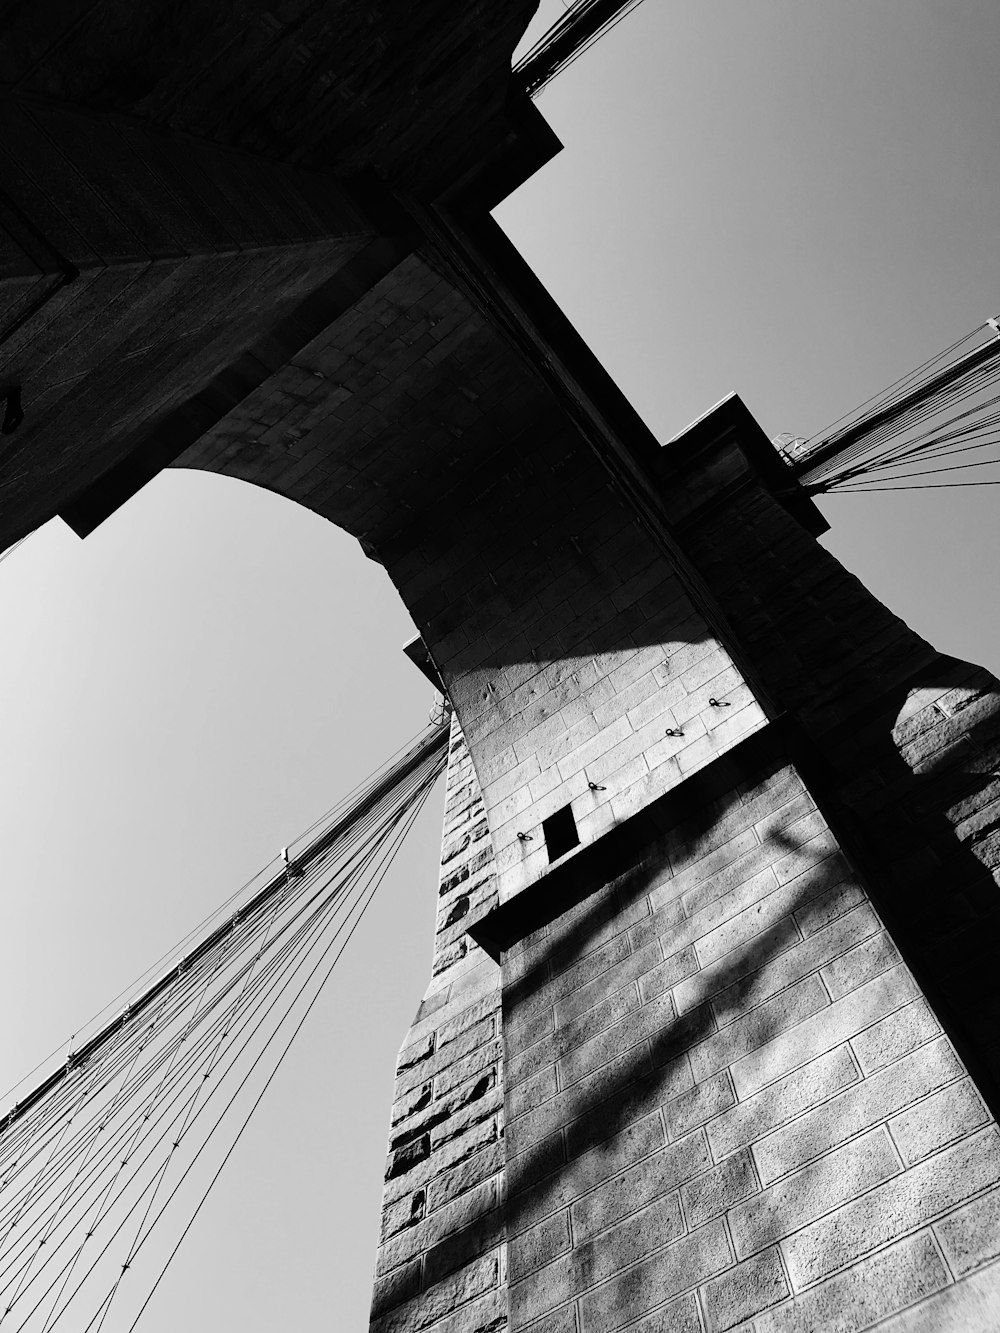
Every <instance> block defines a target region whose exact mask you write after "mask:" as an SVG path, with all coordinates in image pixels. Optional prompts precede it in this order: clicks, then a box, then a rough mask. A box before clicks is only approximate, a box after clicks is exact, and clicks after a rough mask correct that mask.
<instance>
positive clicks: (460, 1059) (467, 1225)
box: [371, 720, 507, 1333]
mask: <svg viewBox="0 0 1000 1333" xmlns="http://www.w3.org/2000/svg"><path fill="white" fill-rule="evenodd" d="M496 900H497V889H496V874H495V870H494V867H493V858H492V847H491V843H490V836H489V831H488V829H487V826H486V817H485V814H484V811H483V805H482V800H481V797H480V795H479V788H478V784H477V782H476V777H475V773H474V771H473V768H472V761H471V759H470V758H469V753H468V748H467V746H466V744H465V740H464V738H463V736H462V732H461V729H460V727H459V726H458V723H457V721H455V720H453V722H452V735H451V748H450V752H449V756H448V777H447V795H446V799H445V817H444V835H443V839H442V852H441V879H440V895H439V899H438V914H437V932H436V938H435V949H434V963H433V976H432V979H431V984H430V987H429V988H428V991H427V994H426V996H425V997H424V999H423V1001H422V1003H421V1005H420V1008H419V1009H418V1011H417V1015H416V1018H415V1020H414V1023H413V1026H412V1027H411V1029H410V1031H409V1032H408V1034H407V1036H406V1041H405V1043H404V1045H403V1049H402V1050H401V1051H400V1054H399V1060H398V1063H397V1067H396V1087H395V1101H394V1103H393V1109H392V1126H391V1129H390V1138H389V1157H388V1162H387V1166H386V1184H385V1193H384V1197H383V1213H382V1235H381V1242H380V1245H379V1250H378V1256H377V1260H376V1270H375V1290H374V1295H373V1301H372V1325H371V1327H372V1333H390V1331H391V1333H403V1330H416V1329H423V1328H431V1327H432V1328H433V1329H434V1333H459V1331H460V1333H494V1331H495V1330H500V1329H503V1328H506V1321H507V1314H506V1312H507V1296H506V1251H505V1225H504V1211H503V1203H504V1192H503V1187H504V1180H503V1162H504V1152H503V1123H504V1116H503V1060H502V1046H501V997H500V973H499V968H498V967H497V965H496V964H495V963H494V962H493V961H492V959H490V958H488V957H487V955H486V954H484V953H483V952H482V950H481V949H479V948H478V947H477V946H476V945H475V944H473V943H472V941H471V940H470V939H469V938H468V936H467V935H466V933H465V928H464V922H465V918H466V916H467V915H468V913H469V912H470V910H472V911H476V910H488V908H489V907H490V906H491V905H493V904H494V903H495V902H496Z"/></svg>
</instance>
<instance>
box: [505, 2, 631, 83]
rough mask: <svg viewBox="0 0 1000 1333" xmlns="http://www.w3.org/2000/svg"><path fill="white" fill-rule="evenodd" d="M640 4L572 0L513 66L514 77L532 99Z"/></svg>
mask: <svg viewBox="0 0 1000 1333" xmlns="http://www.w3.org/2000/svg"><path fill="white" fill-rule="evenodd" d="M641 3H642V0H573V3H570V5H569V7H568V8H567V10H566V12H565V13H564V14H561V15H560V17H559V18H558V19H557V20H556V22H555V23H553V24H552V26H551V27H550V28H549V29H547V31H546V32H544V33H543V34H542V36H541V37H540V38H539V39H538V41H537V42H535V44H534V46H532V47H531V49H530V50H529V51H526V52H525V54H524V55H523V56H522V57H521V59H520V60H518V62H517V63H516V64H515V66H514V71H513V72H514V77H515V78H516V79H518V80H519V81H520V83H521V86H522V87H523V88H524V90H525V92H527V93H529V94H530V95H532V96H534V94H535V93H538V92H540V91H541V90H542V89H543V88H544V87H545V85H546V84H547V83H548V82H549V81H550V80H552V79H554V78H555V76H556V75H557V74H559V73H561V72H562V71H563V70H564V69H566V68H568V66H570V65H572V63H573V61H574V60H576V59H577V57H578V56H581V55H583V53H584V51H589V50H590V48H591V47H592V46H593V45H594V43H595V42H596V41H598V40H599V38H601V37H603V36H604V34H605V33H608V32H610V31H611V29H612V28H614V27H615V26H616V25H617V24H619V23H620V22H621V21H622V19H623V18H625V16H626V15H627V14H628V13H629V12H630V11H631V10H633V9H636V8H637V7H638V6H639V5H640V4H641Z"/></svg>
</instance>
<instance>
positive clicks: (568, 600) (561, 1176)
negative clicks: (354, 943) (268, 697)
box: [0, 0, 1000, 1333]
mask: <svg viewBox="0 0 1000 1333" xmlns="http://www.w3.org/2000/svg"><path fill="white" fill-rule="evenodd" d="M532 8H533V5H532V3H531V0H523V3H521V2H518V3H515V2H514V0H477V2H476V3H463V4H459V3H457V0H426V2H425V3H424V4H422V5H421V6H417V7H415V6H412V5H410V4H404V3H402V0H381V3H376V0H337V2H336V3H333V4H330V3H320V2H319V0H289V2H288V3H284V4H281V5H272V6H270V7H265V6H264V5H263V4H262V3H259V0H225V3H221V4H216V5H213V6H209V5H203V4H195V5H181V4H178V3H176V0H151V2H150V3H148V4H144V5H142V6H134V5H132V6H129V5H121V4H119V3H117V2H116V0H98V2H97V3H91V0H86V3H84V2H83V0H34V3H33V4H31V5H24V4H21V3H19V0H8V2H7V3H5V4H3V5H2V6H0V14H2V17H3V21H4V27H3V32H2V37H3V42H4V45H3V47H2V48H0V76H2V77H3V79H4V82H5V87H6V94H5V98H4V101H3V115H4V120H5V127H6V133H5V135H4V138H3V149H2V165H3V168H4V177H3V191H4V192H3V195H2V197H0V210H2V213H0V227H2V232H0V237H2V239H3V241H4V268H3V273H2V280H0V292H2V295H3V299H4V303H5V304H4V326H3V336H4V343H3V348H2V351H3V358H4V359H3V362H2V365H0V392H2V393H3V394H4V395H6V401H7V406H8V421H7V425H8V427H9V428H11V429H10V430H9V433H8V434H5V435H4V436H3V445H2V446H0V486H2V488H3V490H2V492H0V494H2V495H3V497H4V509H3V515H2V520H0V521H2V525H3V531H2V533H0V541H2V544H3V545H7V544H8V543H9V542H11V541H14V540H16V539H17V538H19V537H20V536H22V535H24V533H26V532H28V531H30V530H31V529H32V528H33V527H35V526H36V525H37V524H39V523H41V522H43V521H45V520H46V519H48V518H50V517H51V516H52V515H54V514H61V515H63V516H64V517H65V518H66V519H67V521H69V522H70V523H71V524H72V525H73V526H74V527H75V528H76V530H77V531H78V532H80V533H81V534H85V533H86V532H88V531H90V530H91V529H92V528H93V527H94V526H95V525H96V524H97V523H99V522H100V521H101V520H102V519H103V518H104V517H105V516H107V515H108V514H109V513H111V512H112V511H113V510H114V509H115V508H116V507H117V506H119V505H120V504H122V503H124V502H126V501H127V499H128V497H129V496H130V495H131V494H132V493H134V491H135V490H136V489H138V487H140V486H141V485H143V484H144V483H145V482H146V481H148V480H149V479H150V478H152V477H153V476H155V475H156V473H157V472H158V471H159V470H160V469H162V468H163V467H165V466H181V467H196V468H207V469H211V470H213V471H217V472H221V473H225V474H228V475H232V476H235V477H240V478H242V479H244V480H248V481H252V482H254V483H256V484H259V485H262V486H267V487H269V488H270V489H272V490H275V491H277V492H279V493H280V494H283V495H286V496H288V497H289V498H292V499H294V500H296V501H298V502H299V503H301V504H303V505H305V506H307V507H308V508H311V509H312V510H314V511H315V512H317V513H320V514H322V515H324V516H325V517H326V518H328V519H330V521H332V522H335V523H337V524H339V525H340V526H342V527H344V528H345V529H346V530H347V531H349V532H351V533H352V534H354V535H355V536H356V537H357V538H358V539H359V541H361V542H362V544H363V545H364V548H365V550H366V551H367V552H368V554H369V555H370V556H371V557H372V558H373V559H376V560H378V561H380V562H381V563H382V564H383V565H384V566H385V568H386V571H387V573H388V576H389V577H390V578H391V579H392V580H393V582H394V583H395V585H396V587H397V588H398V589H399V590H400V592H401V594H402V596H403V598H404V600H405V602H406V604H407V606H408V608H409V610H410V612H411V614H412V616H413V618H414V621H415V622H416V624H417V626H418V628H419V631H420V636H421V642H420V645H418V648H417V650H416V651H415V655H417V656H418V657H420V658H421V660H422V661H424V663H425V666H426V669H427V670H428V671H429V672H431V673H432V674H433V675H434V676H435V677H436V678H437V679H439V680H440V681H441V682H442V684H443V687H444V689H445V691H446V693H447V695H448V697H449V699H450V701H451V703H452V706H453V709H454V720H453V734H452V743H451V759H450V766H449V774H448V796H447V808H446V816H445V831H444V842H443V849H442V868H441V880H440V885H439V904H440V906H439V912H438V932H437V947H436V953H435V963H434V974H433V977H432V980H431V983H430V986H429V988H428V991H427V994H426V996H425V998H424V1000H423V1002H422V1004H421V1006H420V1009H419V1011H418V1013H417V1015H416V1018H415V1021H414V1025H413V1027H412V1029H411V1031H410V1033H409V1035H408V1037H407V1039H406V1042H405V1044H404V1048H403V1050H402V1053H401V1055H400V1060H399V1067H398V1077H397V1087H396V1100H395V1104H394V1108H393V1113H392V1121H393V1124H392V1130H391V1143H390V1149H389V1159H388V1167H387V1172H386V1186H385V1206H384V1216H383V1240H382V1245H381V1247H380V1250H379V1255H378V1267H377V1274H376V1284H375V1293H374V1301H373V1313H372V1325H371V1327H372V1331H373V1333H411V1331H414V1333H415V1331H416V1330H426V1331H427V1333H487V1330H491V1331H494V1333H495V1331H496V1330H500V1329H509V1330H511V1333H515V1331H516V1333H609V1331H610V1330H616V1329H622V1330H630V1333H654V1330H667V1329H669V1330H671V1331H672V1333H673V1331H674V1330H678V1331H679V1330H702V1331H703V1333H715V1331H716V1330H723V1329H730V1328H742V1329H744V1330H747V1333H749V1330H751V1329H752V1330H753V1333H772V1330H773V1331H774V1333H778V1331H779V1330H782V1331H784V1330H803V1331H804V1330H812V1329H831V1330H832V1329H837V1330H841V1331H848V1330H849V1331H851V1333H860V1330H864V1329H870V1328H875V1327H878V1328H880V1329H886V1330H889V1329H891V1330H892V1331H893V1333H901V1331H902V1330H903V1329H907V1330H911V1329H912V1330H917V1329H921V1330H932V1329H933V1330H939V1329H948V1330H956V1331H957V1330H966V1329H971V1328H993V1327H996V1326H997V1325H998V1324H1000V1267H998V1266H997V1259H998V1256H1000V1142H998V1136H997V1127H996V1123H995V1120H994V1114H995V1112H996V1108H997V1106H998V1104H1000V1094H998V1086H997V1080H998V1067H997V1054H996V1033H995V1026H996V1019H997V1016H998V1011H997V987H996V981H995V969H994V965H993V964H994V955H995V950H996V945H997V942H998V939H1000V905H998V900H997V891H996V879H995V874H994V872H995V870H996V867H997V863H998V860H1000V838H998V834H997V832H996V825H997V823H998V816H997V808H998V795H1000V780H998V778H997V776H996V773H997V767H998V757H1000V734H998V709H1000V693H998V685H997V682H996V681H995V680H994V679H993V678H992V677H990V676H988V675H987V674H986V673H985V672H983V671H981V670H978V669H976V668H974V667H971V666H968V665H966V664H965V663H962V662H958V661H956V660H954V659H953V658H948V657H944V656H942V655H941V654H940V653H938V652H937V651H935V650H934V649H933V648H931V647H930V646H929V645H928V644H926V643H924V642H923V641H922V640H920V639H919V638H918V637H917V636H915V635H914V634H913V633H912V632H911V631H909V630H908V629H907V627H906V626H905V625H903V624H902V623H901V622H900V621H899V620H898V619H897V618H896V617H894V616H893V615H892V614H891V613H890V612H889V611H887V610H886V609H885V608H884V607H882V606H881V605H879V604H878V603H877V602H876V601H874V599H873V598H872V597H871V596H870V595H869V594H868V593H867V592H866V591H865V589H864V588H863V587H861V586H860V585H859V584H858V582H857V581H856V580H855V579H853V578H852V577H850V576H849V575H848V574H846V573H845V571H844V570H843V569H842V568H841V567H840V566H839V565H838V564H837V562H836V561H835V560H833V559H832V558H831V557H830V556H829V554H828V553H827V552H826V551H825V550H824V549H823V548H822V547H821V546H820V545H819V544H818V542H817V540H816V539H817V536H818V534H819V533H820V532H821V531H822V528H823V521H822V519H821V517H820V516H819V514H818V513H817V511H816V510H815V508H814V507H813V505H812V504H811V502H810V501H809V499H808V498H807V497H806V495H805V494H804V493H803V492H802V491H801V490H800V489H798V488H797V487H796V485H795V484H794V481H793V480H792V478H791V475H790V474H789V473H788V471H787V469H786V468H785V465H784V464H783V462H782V461H781V460H780V459H779V457H778V456H777V454H776V453H775V452H774V450H773V449H772V448H771V446H770V445H769V443H768V441H767V440H766V438H765V437H764V436H763V435H762V433H761V431H760V429H759V427H758V426H757V425H756V423H755V422H754V421H753V419H752V418H751V417H750V415H749V414H748V413H747V411H746V409H745V408H744V407H743V405H742V403H741V401H740V400H739V399H738V398H737V397H735V396H734V397H731V398H728V399H726V400H725V401H724V402H723V403H721V404H719V405H718V406H716V407H715V408H713V409H712V410H711V411H710V412H708V413H707V414H706V416H705V417H703V418H702V419H701V420H700V421H698V422H696V423H695V424H694V425H693V426H691V427H690V428H689V429H688V430H687V431H685V432H684V433H683V434H682V435H681V436H679V437H678V438H676V439H674V440H672V441H670V442H669V443H667V444H663V445H661V444H660V443H659V442H657V441H656V440H655V439H653V438H652V437H651V436H650V435H649V432H648V431H647V429H646V427H645V426H644V425H643V423H642V422H641V421H640V419H639V418H638V417H637V415H636V414H635V412H634V411H633V410H632V408H631V407H630V405H629V404H628V403H627V402H626V401H625V400H624V399H623V397H622V396H621V394H620V393H619V391H618V390H617V388H616V387H615V385H614V384H613V383H612V382H611V381H610V379H609V378H608V376H607V375H606V373H605V372H604V371H603V369H602V368H601V366H600V365H599V364H598V363H597V362H596V361H595V359H594V358H593V356H592V355H591V353H590V352H589V351H588V349H587V348H586V347H585V346H584V345H583V344H582V342H581V341H580V339H579V338H578V336H577V335H576V334H575V332H574V330H573V329H572V328H571V327H570V326H569V325H568V324H567V322H566V321H565V319H564V318H563V316H562V315H561V313H560V311H559V310H558V309H557V308H556V307H555V306H554V304H553V303H552V301H551V299H550V298H549V297H548V296H547V294H546V293H545V291H544V290H543V289H542V288H541V287H540V286H539V284H538V283H537V281H536V280H535V279H534V277H533V275H532V274H531V273H530V272H529V271H528V270H527V268H526V267H525V265H524V264H523V263H522V261H521V260H520V258H519V256H518V255H517V254H516V253H515V252H514V251H513V250H512V249H511V247H510V246H509V244H508V243H507V242H506V240H505V238H504V237H503V236H502V234H501V233H500V232H499V231H498V229H497V228H496V227H495V225H494V224H493V223H492V222H491V220H490V218H489V210H490V208H492V207H493V206H494V205H495V204H496V203H497V202H498V201H499V200H500V199H501V198H503V197H504V195H505V194H506V193H508V192H509V191H510V190H511V189H513V188H514V187H515V186H516V185H517V184H518V183H519V182H520V181H521V180H523V179H524V178H525V177H526V176H527V175H528V174H529V173H530V172H532V171H534V170H536V169H538V168H539V167H541V166H542V165H543V164H544V162H545V161H546V160H547V159H548V158H549V157H550V156H551V155H552V153H553V152H555V151H556V149H557V148H558V145H557V144H556V143H555V141H554V139H553V137H552V135H551V133H550V132H549V131H548V129H547V127H546V126H545V125H544V123H543V122H542V121H541V119H540V117H539V116H538V115H537V113H536V112H535V111H534V109H533V107H532V106H531V104H530V103H529V102H528V101H527V99H526V98H524V97H523V96H522V95H519V94H518V93H517V91H516V89H512V88H511V86H510V78H509V63H510V54H511V50H512V48H513V46H514V44H515V42H516V41H517V38H518V36H519V35H520V33H521V31H522V30H523V28H524V26H525V24H526V22H527V20H528V17H529V15H530V12H531V10H532ZM16 403H19V404H20V406H19V408H18V411H17V412H15V411H14V410H13V405H14V404H16ZM19 412H23V421H21V422H20V424H16V423H15V418H16V416H17V415H18V414H19ZM15 425H16V428H13V427H15Z"/></svg>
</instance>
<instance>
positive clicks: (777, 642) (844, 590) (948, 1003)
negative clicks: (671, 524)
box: [664, 438, 1000, 1112]
mask: <svg viewBox="0 0 1000 1333" xmlns="http://www.w3.org/2000/svg"><path fill="white" fill-rule="evenodd" d="M680 443H681V445H683V441H681V442H680ZM668 452H669V451H668ZM720 460H722V461H724V462H725V463H726V469H725V471H726V473H727V476H728V479H729V485H728V487H723V488H721V490H720V488H719V487H717V486H713V485H711V484H706V476H707V469H709V468H714V469H718V468H719V464H720ZM733 479H735V481H736V484H735V485H734V484H733ZM687 483H688V484H687V491H688V494H689V495H692V496H697V502H696V507H695V508H694V510H693V511H691V510H689V512H688V514H687V516H682V515H681V514H680V513H678V515H677V517H678V520H679V521H680V522H681V524H682V529H686V531H685V544H686V548H687V550H688V551H689V553H690V554H691V556H692V558H693V559H694V560H695V562H696V564H697V566H698V567H699V569H700V571H701V572H702V574H703V575H704V577H705V579H706V581H707V582H708V584H709V586H710V587H711V590H712V592H713V593H714V594H715V596H716V597H717V598H718V600H719V602H720V604H721V605H722V607H723V608H724V610H725V613H726V614H727V616H728V617H729V619H730V621H731V623H732V624H733V626H734V628H735V629H736V631H737V633H738V634H739V636H740V639H741V643H742V644H743V647H744V649H745V651H746V652H747V653H748V655H749V656H750V658H751V660H752V661H753V662H754V665H755V667H756V669H757V671H758V672H759V673H760V675H761V677H762V679H763V680H764V682H765V684H766V686H767V688H768V690H769V692H770V694H771V696H772V698H773V699H775V701H776V702H777V704H778V705H779V707H781V708H783V709H785V710H787V711H788V712H789V713H790V714H792V715H793V716H795V717H797V718H798V719H799V721H800V722H801V725H802V728H803V730H804V733H805V734H806V735H807V737H808V739H809V743H810V745H811V746H812V748H813V750H814V753H815V755H816V757H817V759H818V760H819V761H820V766H821V768H822V769H823V777H822V783H823V786H824V788H825V791H826V798H827V799H828V800H829V801H830V802H831V803H832V805H833V806H834V807H835V808H836V811H837V815H838V819H839V820H840V822H841V824H842V827H843V831H844V833H845V834H847V835H849V837H850V840H851V844H852V848H853V850H854V853H855V855H856V857H857V858H858V860H859V864H861V865H862V866H863V868H864V870H865V873H866V876H867V878H868V880H869V883H870V884H871V886H872V891H873V893H874V894H875V896H876V900H877V902H878V905H879V909H880V911H881V912H882V913H883V915H884V917H885V919H886V922H887V924H888V925H889V928H890V930H891V931H892V933H893V936H894V938H895V939H896V942H897V944H898V945H899V947H900V948H901V949H902V951H903V953H904V955H905V956H906V958H907V961H908V963H909V964H910V966H911V967H912V968H913V969H914V970H915V972H916V974H917V976H918V978H919V980H920V983H921V986H922V987H923V989H924V990H925V992H926V993H927V995H928V997H929V998H930V999H931V1001H932V1003H933V1004H934V1007H935V1009H936V1011H937V1012H938V1014H939V1016H940V1017H941V1018H942V1020H943V1021H944V1022H945V1025H946V1026H947V1028H948V1031H949V1033H950V1035H951V1036H952V1038H953V1039H954V1040H955V1041H956V1042H957V1043H958V1045H959V1048H960V1049H961V1051H962V1054H963V1057H964V1058H965V1059H966V1061H967V1063H968V1064H969V1066H970V1068H972V1070H973V1072H974V1074H975V1077H976V1080H977V1083H978V1085H979V1086H980V1088H981V1090H982V1091H983V1093H984V1095H985V1096H986V1097H987V1100H988V1101H989V1102H990V1104H991V1105H992V1106H993V1109H994V1112H996V1110H997V1108H998V1107H1000V1024H998V1019H1000V976H998V973H997V969H996V966H995V959H996V957H997V953H998V951H1000V892H998V889H997V877H998V874H1000V682H998V681H997V679H996V678H995V677H994V676H992V675H991V674H990V673H989V672H987V671H984V670H983V669H982V668H979V667H976V666H973V665H971V664H969V663H967V662H962V661H959V660H957V659H955V658H953V657H947V656H945V655H943V654H942V653H940V652H938V651H936V650H935V649H934V648H933V647H932V646H931V645H930V644H928V643H927V642H926V641H925V640H923V639H921V638H920V637H919V635H917V634H915V633H914V632H913V631H912V630H911V629H910V628H909V626H907V625H906V624H905V623H904V622H903V621H902V620H900V619H899V617H898V616H895V615H893V613H892V612H891V611H890V610H888V609H887V608H886V607H885V606H883V605H882V604H881V603H880V602H878V601H877V600H876V599H875V598H874V597H873V596H872V595H871V593H869V592H868V590H867V589H866V588H865V587H864V586H863V585H862V584H861V583H860V582H859V580H858V579H856V578H855V577H853V575H851V574H849V573H848V572H847V571H846V570H845V569H844V568H843V566H842V565H841V564H840V563H839V561H837V560H836V559H834V557H833V556H832V555H831V554H830V553H829V552H828V551H826V550H824V548H823V547H822V546H821V545H820V544H819V543H818V542H817V541H816V539H815V538H814V537H812V536H811V535H810V534H809V533H808V532H806V531H805V530H804V528H802V527H801V525H800V524H799V523H798V522H796V521H795V519H794V518H792V517H791V516H790V515H789V514H788V513H787V512H786V511H785V509H784V508H783V507H782V506H781V505H780V504H779V503H778V501H777V500H776V498H775V497H774V496H773V495H772V494H771V493H769V492H768V490H767V489H766V488H765V487H764V486H763V485H761V483H760V479H759V477H758V476H757V475H756V473H755V472H754V470H753V469H752V468H750V467H748V466H747V463H746V461H745V459H742V456H741V455H740V453H739V447H738V439H732V438H726V439H721V440H719V441H718V442H717V443H716V445H715V446H714V448H713V449H712V450H710V451H708V453H707V454H703V455H702V456H701V457H700V458H698V459H692V460H690V463H689V472H688V478H687ZM664 493H665V498H666V501H667V503H670V502H671V501H670V497H671V495H672V494H675V493H676V490H675V488H673V487H670V486H669V485H668V486H666V487H665V492H664Z"/></svg>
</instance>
